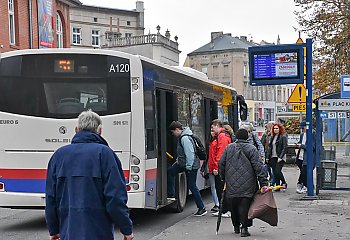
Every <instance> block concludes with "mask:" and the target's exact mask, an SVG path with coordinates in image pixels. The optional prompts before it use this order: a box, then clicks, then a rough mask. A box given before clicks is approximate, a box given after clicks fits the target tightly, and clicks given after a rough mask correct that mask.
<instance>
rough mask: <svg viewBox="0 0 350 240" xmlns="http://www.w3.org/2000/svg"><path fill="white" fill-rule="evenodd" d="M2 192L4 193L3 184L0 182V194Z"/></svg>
mask: <svg viewBox="0 0 350 240" xmlns="http://www.w3.org/2000/svg"><path fill="white" fill-rule="evenodd" d="M3 191H5V184H3V183H2V182H0V192H3Z"/></svg>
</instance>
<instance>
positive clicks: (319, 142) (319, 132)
mask: <svg viewBox="0 0 350 240" xmlns="http://www.w3.org/2000/svg"><path fill="white" fill-rule="evenodd" d="M318 102H319V100H317V101H316V111H315V115H316V195H318V193H319V191H320V187H321V184H320V183H321V179H320V178H321V176H320V175H321V174H320V166H321V148H322V118H321V117H320V110H318Z"/></svg>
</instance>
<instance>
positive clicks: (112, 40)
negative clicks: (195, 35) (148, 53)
mask: <svg viewBox="0 0 350 240" xmlns="http://www.w3.org/2000/svg"><path fill="white" fill-rule="evenodd" d="M119 36H120V33H117V32H106V40H107V47H127V46H135V45H143V44H163V45H166V46H168V47H171V48H173V49H176V50H178V47H179V44H178V43H177V42H174V41H172V40H170V39H169V38H167V37H164V36H162V35H161V34H148V35H142V36H132V37H119Z"/></svg>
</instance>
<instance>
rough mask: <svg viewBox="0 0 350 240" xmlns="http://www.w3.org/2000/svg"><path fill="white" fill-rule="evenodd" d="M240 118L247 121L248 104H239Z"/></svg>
mask: <svg viewBox="0 0 350 240" xmlns="http://www.w3.org/2000/svg"><path fill="white" fill-rule="evenodd" d="M239 117H240V118H241V120H242V121H245V120H247V117H248V106H247V104H246V102H239Z"/></svg>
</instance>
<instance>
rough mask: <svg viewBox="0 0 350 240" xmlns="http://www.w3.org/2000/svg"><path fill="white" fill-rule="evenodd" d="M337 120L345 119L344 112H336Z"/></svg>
mask: <svg viewBox="0 0 350 240" xmlns="http://www.w3.org/2000/svg"><path fill="white" fill-rule="evenodd" d="M337 114H338V118H346V112H338V113H337Z"/></svg>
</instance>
